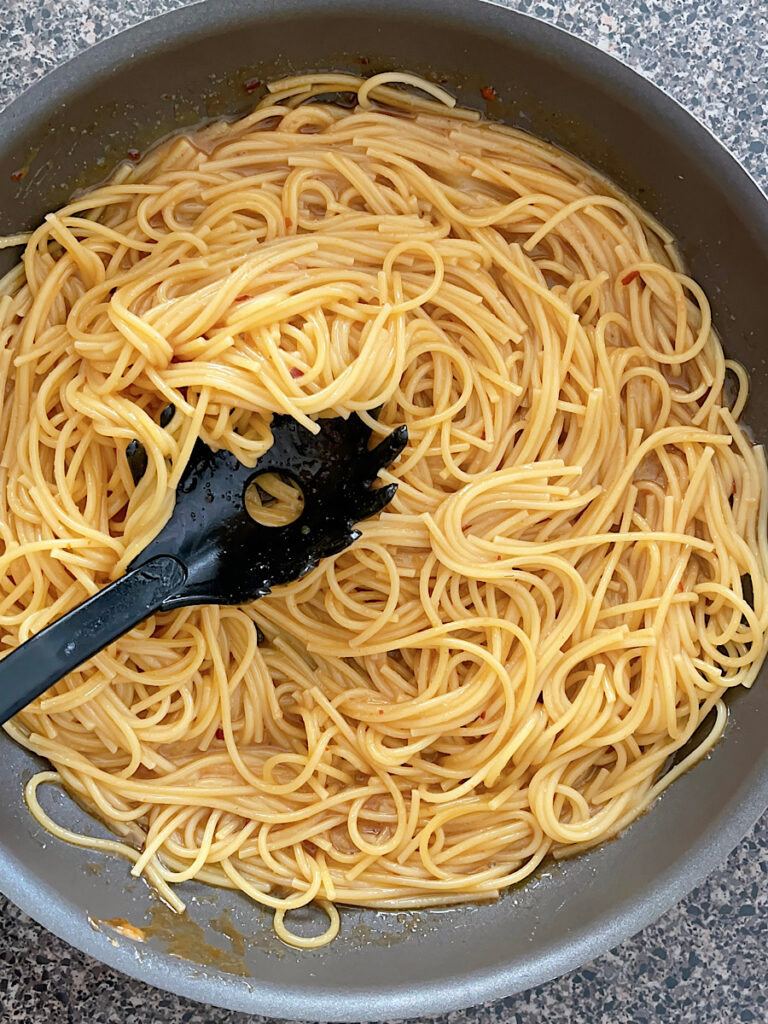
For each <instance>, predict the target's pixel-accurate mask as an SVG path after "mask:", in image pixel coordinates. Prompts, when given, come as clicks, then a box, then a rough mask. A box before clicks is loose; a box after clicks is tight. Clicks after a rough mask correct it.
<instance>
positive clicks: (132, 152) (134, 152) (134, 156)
mask: <svg viewBox="0 0 768 1024" xmlns="http://www.w3.org/2000/svg"><path fill="white" fill-rule="evenodd" d="M140 156H141V153H140V152H139V151H138V149H129V150H128V159H129V160H138V159H139V158H140Z"/></svg>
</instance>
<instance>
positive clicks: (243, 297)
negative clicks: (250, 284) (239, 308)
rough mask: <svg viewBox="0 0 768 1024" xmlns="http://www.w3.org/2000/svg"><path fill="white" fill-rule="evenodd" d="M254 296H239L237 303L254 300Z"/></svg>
mask: <svg viewBox="0 0 768 1024" xmlns="http://www.w3.org/2000/svg"><path fill="white" fill-rule="evenodd" d="M252 298H253V296H252V295H238V296H237V298H236V299H235V302H247V301H248V299H252Z"/></svg>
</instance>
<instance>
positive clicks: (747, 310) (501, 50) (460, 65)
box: [0, 0, 768, 1021]
mask: <svg viewBox="0 0 768 1024" xmlns="http://www.w3.org/2000/svg"><path fill="white" fill-rule="evenodd" d="M361 58H366V60H367V61H370V63H366V64H365V65H364V66H363V65H362V63H361ZM363 67H364V70H365V71H367V72H374V71H377V70H384V69H390V68H393V67H394V68H397V67H404V68H407V69H409V70H413V71H417V72H434V73H437V74H438V75H441V76H444V77H445V78H446V79H447V82H448V85H449V87H450V88H451V89H452V90H453V91H454V92H456V94H457V95H458V97H459V99H460V101H461V102H463V103H465V104H467V105H469V106H475V107H480V108H483V107H484V106H485V104H484V103H483V101H482V100H481V98H480V89H481V88H482V87H483V86H485V85H488V84H492V85H493V86H494V87H495V89H496V91H497V93H498V96H499V97H500V101H499V102H495V103H491V104H490V105H489V108H488V112H489V113H490V114H491V116H494V117H497V118H501V119H504V120H507V121H509V122H511V123H514V124H516V125H518V126H520V127H524V128H527V129H529V130H531V131H533V132H534V133H536V134H537V135H539V136H542V137H544V138H547V139H550V140H552V141H553V142H555V143H557V144H558V145H560V146H562V147H564V148H565V149H568V150H570V151H571V152H573V153H575V154H577V155H578V156H580V157H582V158H584V159H586V160H587V161H589V162H590V163H592V164H593V165H594V166H596V167H597V168H599V169H600V170H602V171H604V172H605V173H607V174H608V175H610V176H611V177H612V178H613V179H614V180H615V181H616V182H618V183H619V184H620V185H621V186H622V187H624V188H625V189H626V190H627V191H628V192H629V193H630V194H631V195H633V196H634V197H635V198H637V199H638V200H639V201H640V202H641V203H642V204H643V205H644V206H645V207H647V208H648V209H649V210H651V211H652V212H653V213H654V214H655V215H656V216H657V217H658V218H659V219H660V220H661V221H662V222H663V223H664V224H665V225H666V226H667V227H668V228H670V229H671V230H672V231H673V232H674V233H675V235H676V236H677V238H678V240H679V243H680V247H681V249H682V251H683V253H684V256H685V259H686V261H687V263H688V266H689V268H690V270H691V271H692V273H693V274H694V276H695V277H696V278H697V279H698V280H699V281H700V282H701V283H702V284H703V285H704V287H705V289H706V291H707V293H708V295H709V296H710V299H711V301H712V303H713V308H714V315H715V323H716V325H717V326H718V328H719V330H720V333H721V336H722V338H723V341H724V345H725V348H726V351H727V352H728V353H729V354H730V355H732V356H735V357H736V358H738V359H740V360H742V361H743V362H744V363H745V365H746V366H747V367H748V368H749V370H750V371H751V373H752V388H753V397H752V399H751V402H750V406H749V407H748V410H747V416H746V418H747V421H748V422H749V423H750V424H751V425H752V427H753V429H754V431H755V434H756V436H757V437H758V439H760V440H765V439H766V437H768V370H767V364H766V358H765V345H764V325H765V312H764V310H765V303H764V295H765V281H766V280H768V204H767V203H766V201H765V199H764V197H763V196H762V195H761V193H760V192H759V190H758V189H757V187H756V186H755V185H754V184H753V183H752V181H751V180H750V179H749V178H748V176H747V175H746V174H745V172H744V171H743V170H741V168H740V167H739V166H738V164H737V163H736V162H735V161H734V160H733V159H732V158H731V157H730V156H729V154H728V153H727V152H726V151H725V150H724V149H723V148H722V147H721V146H720V144H719V143H718V142H717V141H716V140H715V139H713V138H712V136H711V135H710V134H709V133H708V132H707V131H706V130H705V129H704V128H702V127H701V126H700V125H699V124H698V123H697V122H696V121H695V120H694V119H693V118H692V117H691V116H690V115H689V114H687V113H686V112H685V111H684V110H682V109H681V108H680V107H679V106H677V104H675V103H674V102H673V101H672V100H671V99H669V98H668V97H667V96H665V95H664V94H663V93H662V92H660V91H659V90H658V89H656V88H655V87H654V86H652V85H650V84H649V83H648V82H646V81H645V80H643V79H641V78H640V77H638V76H637V75H635V74H634V73H633V72H631V71H630V70H628V69H627V68H625V67H624V66H622V65H621V64H619V63H618V62H616V61H615V60H613V59H612V58H611V57H608V56H607V55H605V54H604V53H601V52H599V51H598V50H596V49H594V48H592V47H590V46H589V45H587V44H585V43H583V42H580V41H579V40H577V39H575V38H573V37H571V36H569V35H567V34H565V33H563V32H561V31H559V30H557V29H555V28H552V27H550V26H548V25H545V24H544V23H542V22H538V21H536V20H533V19H530V18H528V17H525V16H523V15H519V14H515V13H513V12H511V11H509V10H506V9H502V8H497V7H494V6H492V5H490V4H486V3H482V2H480V0H419V3H418V5H414V4H412V3H410V2H409V0H387V2H386V3H383V2H381V0H372V2H367V3H362V2H359V0H358V2H355V0H265V2H261V3H259V4H253V3H245V2H240V0H209V2H207V3H202V4H197V5H195V6H193V7H188V8H185V9H182V10H179V11H176V12H174V13H171V14H167V15H165V16H163V17H161V18H158V19H156V20H154V21H150V22H147V23H145V24H143V25H141V26H139V27H137V28H134V29H131V30H130V31H128V32H125V33H123V34H122V35H119V36H117V37H115V38H113V39H110V40H107V41H106V42H104V43H101V44H100V45H99V46H97V47H95V48H94V49H92V50H90V51H88V52H87V53H86V54H84V55H82V56H80V57H78V58H77V60H76V61H73V62H72V63H70V64H67V65H65V66H64V67H62V68H60V69H58V70H57V71H55V72H53V73H52V74H50V75H48V76H47V77H46V78H45V79H43V80H42V81H41V82H39V83H38V84H37V85H35V86H34V87H33V88H32V89H30V90H29V91H28V92H27V93H26V94H24V95H23V96H22V97H21V98H20V99H18V100H17V101H16V102H15V103H14V104H12V106H10V107H9V108H8V109H7V110H5V111H4V112H2V114H0V231H2V232H3V233H4V232H9V231H16V230H20V229H23V228H25V227H31V226H33V225H35V224H36V223H37V222H39V220H40V218H41V217H42V215H43V214H44V213H45V212H46V211H47V210H49V209H52V208H55V207H56V206H57V205H59V204H60V203H61V202H62V201H63V200H64V199H65V198H66V197H67V196H68V195H69V194H70V193H71V192H72V191H73V189H75V188H78V187H83V186H85V185H88V184H90V183H93V182H95V181H97V180H99V179H102V178H103V177H105V175H106V173H107V171H108V170H109V169H110V168H111V167H113V166H114V165H115V164H116V163H117V162H118V161H120V160H121V159H123V158H124V157H125V154H126V151H127V150H128V149H129V148H132V147H138V148H144V147H145V146H147V145H148V144H149V143H150V142H152V141H153V140H155V139H157V138H160V137H162V136H163V135H165V134H167V133H168V132H170V131H173V130H178V129H179V128H181V127H182V126H184V125H190V124H196V123H199V122H200V121H201V120H204V119H205V118H209V117H212V116H216V115H218V114H221V113H236V112H238V111H242V110H245V109H247V107H248V104H249V98H248V95H247V94H246V92H245V90H244V89H243V83H244V82H246V81H247V80H249V79H252V78H254V77H258V78H260V79H264V78H267V77H269V76H270V75H275V74H283V73H286V72H290V71H298V70H311V69H321V70H328V69H345V70H355V71H359V70H361V68H363ZM25 166H28V167H29V171H28V173H27V174H26V176H25V177H24V178H23V180H22V181H20V182H16V181H14V180H13V179H12V177H11V175H12V174H13V172H15V171H17V170H18V169H20V168H22V167H25ZM8 259H10V257H8V256H6V265H7V260H8ZM765 674H766V673H765V672H764V673H763V677H764V676H765ZM767 717H768V685H766V680H765V678H761V679H760V680H759V681H758V683H757V684H756V685H755V687H754V688H753V689H752V691H751V692H746V691H745V692H743V693H739V694H735V695H734V699H733V701H732V703H731V721H730V724H729V727H728V731H727V735H726V737H725V739H724V740H723V741H722V742H721V743H720V744H719V745H718V747H717V748H716V749H715V751H714V752H713V754H712V755H711V756H710V757H709V758H708V759H707V760H706V761H704V762H703V763H702V764H700V765H699V766H697V767H696V768H695V769H693V770H692V771H691V772H689V773H688V774H687V775H686V776H685V777H684V778H683V779H681V780H680V781H678V782H677V783H676V784H675V785H674V786H673V787H672V788H671V789H670V790H669V791H668V792H667V793H666V794H665V795H664V796H663V797H662V799H661V800H660V801H659V802H658V803H657V804H656V806H655V807H653V809H652V810H651V811H650V813H648V814H646V815H645V816H644V817H643V818H641V819H640V820H639V821H637V822H636V823H635V824H634V825H633V826H632V827H631V828H630V829H628V830H627V831H626V833H625V834H624V835H623V836H622V837H621V838H620V839H618V840H616V841H614V842H612V843H609V844H607V845H605V846H603V847H601V848H599V849H597V850H595V851H593V852H591V853H589V854H588V855H585V856H582V857H580V858H578V859H576V860H574V861H571V862H568V863H567V864H565V865H562V866H558V867H551V868H548V869H546V870H544V871H543V872H542V873H541V874H540V875H538V876H537V877H536V878H535V879H533V880H532V881H530V882H529V883H528V884H527V885H525V886H523V887H520V888H518V889H516V890H513V891H511V892H510V893H508V894H507V895H506V896H505V897H504V898H503V899H502V900H500V901H499V902H498V903H496V904H494V905H492V906H483V907H468V908H464V909H458V910H446V911H434V912H420V913H411V914H400V915H385V914H377V913H374V912H370V911H369V912H362V911H354V910H349V911H346V912H344V914H343V926H342V927H343V934H342V937H341V938H339V939H338V940H337V941H336V942H334V943H333V944H332V945H330V946H328V947H326V948H324V949H321V950H317V951H311V952H297V951H294V950H290V949H288V948H286V947H285V946H283V945H282V944H281V943H280V942H279V941H278V940H276V939H275V938H274V937H273V935H272V932H271V928H270V923H269V918H268V917H267V915H266V914H264V913H263V912H261V911H260V910H258V909H256V908H254V907H253V906H252V905H251V904H249V903H248V901H247V900H245V899H244V898H242V897H240V896H238V895H235V894H232V893H229V892H225V891H218V890H212V889H206V888H205V887H202V886H199V885H195V884H191V883H188V884H185V885H183V886H182V887H181V892H182V895H183V897H184V898H185V899H186V900H187V901H188V903H189V914H188V917H187V918H186V919H182V920H181V921H179V922H173V921H171V920H169V914H168V913H167V912H165V911H164V910H163V908H162V906H161V905H160V904H159V903H158V901H157V900H155V899H154V898H153V897H152V895H151V893H150V892H149V890H148V889H147V887H146V886H145V885H144V883H143V882H141V881H136V880H133V879H131V878H130V876H129V875H128V871H127V867H126V864H125V862H122V861H116V860H111V859H109V858H105V857H102V856H100V855H97V854H94V853H91V852H89V851H84V850H79V849H75V848H72V847H70V846H68V845H65V844H63V843H60V842H58V841H56V840H54V839H51V838H50V837H49V836H48V835H47V834H45V833H43V832H42V831H41V830H40V829H39V828H38V826H37V825H36V824H35V823H34V822H33V820H32V819H31V818H30V817H29V815H28V813H27V811H26V809H25V806H24V802H23V799H22V784H23V780H24V779H26V778H27V777H28V776H29V774H30V773H31V772H32V771H33V770H35V769H36V768H37V767H38V766H39V765H38V762H37V761H36V759H35V758H33V757H32V756H30V755H29V754H27V753H26V752H24V751H22V750H20V749H18V748H17V747H16V746H15V745H14V744H13V743H12V742H11V741H10V740H9V739H8V738H7V737H6V736H5V735H3V734H0V748H1V749H0V765H1V766H2V767H1V769H0V771H1V772H2V776H1V777H2V786H3V794H4V799H3V801H2V802H0V890H2V891H3V892H4V893H6V894H7V895H8V896H9V897H10V898H11V899H12V900H13V901H14V902H16V903H17V904H18V905H19V906H20V907H21V908H22V909H23V910H25V911H26V912H27V913H29V914H30V915H31V916H32V917H34V918H35V919H36V920H38V921H39V922H40V923H41V924H43V925H45V926H46V927H48V928H49V929H51V930H52V931H53V932H55V933H56V934H58V935H60V936H62V937H63V938H65V939H67V940H68V941H69V942H71V943H73V944H74V945H76V946H78V947H79V948H80V949H82V950H85V951H86V952H87V953H89V954H91V955H92V956H94V957H97V958H99V959H101V960H103V961H104V962H106V963H108V964H110V965H111V966H113V967H116V968H118V969H120V970H123V971H125V972H126V973H127V974H130V975H133V976H134V977H137V978H140V979H142V980H143V981H146V982H149V983H151V984H154V985H157V986H159V987H161V988H166V989H170V990H172V991H174V992H177V993H180V994H183V995H186V996H190V997H192V998H195V999H199V1000H201V1001H203V1002H208V1003H214V1004H217V1005H220V1006H225V1007H229V1008H232V1009H238V1010H245V1011H252V1012H259V1013H262V1014H267V1015H271V1016H275V1017H282V1018H292V1019H297V1018H298V1019H302V1018H313V1019H320V1020H346V1021H354V1020H380V1019H382V1018H390V1019H391V1018H394V1017H409V1016H416V1015H421V1014H430V1015H432V1014H437V1013H439V1012H443V1011H446V1010H449V1009H451V1008H456V1007H461V1006H467V1005H469V1004H472V1003H478V1002H480V1001H482V1000H486V999H491V998H494V997H500V996H503V995H507V994H511V993H513V992H516V991H520V990H522V989H524V988H527V987H529V986H533V985H536V984H539V983H541V982H543V981H546V980H548V979H550V978H553V977H555V976H556V975H558V974H560V973H562V972H564V971H567V970H569V969H571V968H573V967H575V966H577V965H579V964H582V963H584V962H586V961H587V960H589V959H591V958H593V957H594V956H596V955H597V954H599V953H601V952H603V951H604V950H606V949H608V948H609V947H611V946H614V945H616V944H617V943H619V942H620V941H622V940H623V939H624V938H626V937H627V936H629V935H630V934H632V933H634V932H636V931H638V930H639V929H641V928H643V927H644V926H645V925H647V924H648V923H649V922H651V921H652V920H654V919H655V918H656V917H658V916H659V915H660V914H662V913H663V912H664V911H665V910H666V909H667V908H668V907H670V906H671V905H672V904H673V903H674V902H675V901H676V900H677V899H679V898H680V897H681V896H682V895H683V894H684V893H686V892H687V891H688V890H689V889H691V888H692V887H693V886H694V885H695V884H696V883H697V882H699V881H700V880H701V879H702V878H703V877H704V876H705V875H706V874H707V873H708V872H709V871H710V870H711V869H712V868H713V867H714V866H715V865H716V864H717V863H718V862H720V861H721V860H723V859H724V858H725V856H726V854H727V853H728V851H729V850H731V849H732V848H733V847H734V846H735V845H736V843H737V842H738V840H739V839H740V838H741V836H743V835H744V833H745V832H746V831H747V830H748V829H749V827H750V826H751V825H752V824H753V823H754V822H755V821H756V820H757V818H758V817H759V816H760V814H761V813H762V811H763V810H764V809H765V807H766V806H767V805H768V744H766V742H765V723H766V719H767ZM44 803H45V805H46V807H48V808H49V809H51V810H52V813H53V814H54V816H55V817H56V819H57V820H58V821H60V822H61V823H63V824H66V825H68V826H70V827H73V828H75V829H84V830H86V831H90V832H92V833H93V834H99V835H106V834H107V833H106V832H105V830H104V829H103V828H102V826H100V825H98V824H97V823H96V822H94V821H93V820H92V819H91V818H89V817H88V815H87V814H85V813H84V812H83V811H82V810H81V809H80V808H78V807H77V806H75V805H74V804H73V803H72V802H71V801H70V800H69V799H68V798H67V797H65V796H64V795H63V794H61V793H60V792H59V791H58V790H49V791H48V792H46V793H45V795H44ZM310 917H311V914H310V913H307V924H306V927H308V928H311V927H318V925H317V923H316V922H314V921H311V920H309V918H310ZM113 918H125V919H127V920H129V921H130V922H132V923H133V924H135V925H139V926H142V925H147V924H148V925H149V926H150V928H149V931H150V938H149V941H148V942H147V943H146V944H143V945H139V944H136V943H134V942H132V941H131V940H129V939H126V938H124V937H122V936H120V935H119V934H117V933H116V932H115V931H114V930H113V929H111V928H110V927H109V926H107V925H101V926H99V927H98V929H97V930H95V929H94V928H93V927H92V924H91V923H90V922H89V919H90V920H91V921H99V920H102V921H103V920H107V919H113ZM299 926H301V925H300V924H299ZM232 936H234V939H233V938H232ZM243 939H244V940H245V941H244V942H243ZM243 946H244V947H245V948H244V951H243V948H242V947H243Z"/></svg>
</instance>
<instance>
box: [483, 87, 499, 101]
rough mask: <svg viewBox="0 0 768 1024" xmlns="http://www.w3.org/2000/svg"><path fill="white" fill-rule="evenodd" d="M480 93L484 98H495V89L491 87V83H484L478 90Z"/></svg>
mask: <svg viewBox="0 0 768 1024" xmlns="http://www.w3.org/2000/svg"><path fill="white" fill-rule="evenodd" d="M480 93H481V95H482V97H483V99H484V100H495V99H496V90H495V89H494V88H493V86H492V85H486V86H485V88H484V89H481V90H480Z"/></svg>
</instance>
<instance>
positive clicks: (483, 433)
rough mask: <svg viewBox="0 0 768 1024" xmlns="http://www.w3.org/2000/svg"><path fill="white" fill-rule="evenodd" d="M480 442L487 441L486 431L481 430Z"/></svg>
mask: <svg viewBox="0 0 768 1024" xmlns="http://www.w3.org/2000/svg"><path fill="white" fill-rule="evenodd" d="M480 440H481V441H484V440H485V431H484V430H481V431H480Z"/></svg>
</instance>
